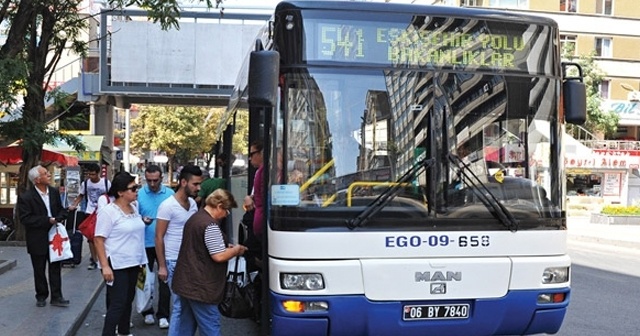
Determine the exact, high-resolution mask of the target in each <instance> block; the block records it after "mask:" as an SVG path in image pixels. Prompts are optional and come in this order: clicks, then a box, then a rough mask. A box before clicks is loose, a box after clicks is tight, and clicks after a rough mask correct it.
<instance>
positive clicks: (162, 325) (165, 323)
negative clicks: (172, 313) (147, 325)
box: [158, 317, 169, 329]
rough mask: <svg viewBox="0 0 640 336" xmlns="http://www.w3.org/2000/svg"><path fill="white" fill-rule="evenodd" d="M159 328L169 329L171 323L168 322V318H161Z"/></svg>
mask: <svg viewBox="0 0 640 336" xmlns="http://www.w3.org/2000/svg"><path fill="white" fill-rule="evenodd" d="M158 327H160V329H167V328H169V321H167V319H166V318H164V317H163V318H161V319H160V321H159V322H158Z"/></svg>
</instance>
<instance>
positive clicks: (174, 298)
mask: <svg viewBox="0 0 640 336" xmlns="http://www.w3.org/2000/svg"><path fill="white" fill-rule="evenodd" d="M165 264H166V265H167V284H168V285H169V288H171V282H172V280H173V272H174V271H175V270H176V260H175V259H174V260H169V259H167V260H165ZM181 314H182V307H180V298H179V297H178V295H176V294H174V293H173V290H171V319H170V321H171V323H170V324H169V335H180V333H178V326H179V325H180V323H179V322H180V317H179V316H180V315H181Z"/></svg>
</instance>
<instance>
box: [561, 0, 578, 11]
mask: <svg viewBox="0 0 640 336" xmlns="http://www.w3.org/2000/svg"><path fill="white" fill-rule="evenodd" d="M577 7H578V0H560V11H561V12H569V13H575V12H576V9H577Z"/></svg>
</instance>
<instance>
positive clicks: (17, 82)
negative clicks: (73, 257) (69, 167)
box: [0, 0, 221, 239]
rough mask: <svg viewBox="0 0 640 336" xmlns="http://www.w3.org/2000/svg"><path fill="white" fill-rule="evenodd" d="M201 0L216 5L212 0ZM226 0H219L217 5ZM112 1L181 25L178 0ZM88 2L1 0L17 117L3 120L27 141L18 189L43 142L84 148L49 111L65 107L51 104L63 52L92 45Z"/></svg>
mask: <svg viewBox="0 0 640 336" xmlns="http://www.w3.org/2000/svg"><path fill="white" fill-rule="evenodd" d="M201 1H202V2H206V3H207V4H208V5H209V6H212V5H213V3H212V0H201ZM220 2H221V1H219V0H215V4H216V5H217V4H218V3H220ZM109 4H110V5H111V7H112V8H113V10H117V9H119V8H123V7H125V6H131V5H138V6H139V7H141V8H143V9H146V10H147V11H148V13H149V17H150V18H151V19H152V20H153V21H154V22H159V23H160V24H161V25H162V27H163V28H164V29H167V28H169V27H171V26H173V27H178V24H177V23H178V18H179V5H178V0H109ZM82 5H83V1H82V0H0V22H1V23H2V27H3V33H4V34H5V35H6V40H5V41H4V43H3V44H2V46H0V106H2V109H3V111H2V112H3V115H4V116H8V118H5V119H10V120H11V121H10V122H5V123H0V135H1V136H2V137H4V138H5V139H6V140H9V141H13V140H21V141H22V146H23V147H24V150H23V151H22V153H23V157H22V161H23V164H22V166H21V168H20V174H19V182H18V188H17V192H18V193H21V192H22V191H24V190H25V189H26V188H27V172H28V169H29V168H30V167H32V166H34V165H36V164H37V163H38V162H39V161H40V156H41V152H42V145H43V144H45V143H49V144H52V143H54V142H55V141H56V140H57V139H64V140H66V141H67V142H68V143H69V144H70V145H72V146H75V148H76V149H78V150H81V149H83V147H82V146H81V145H80V142H79V141H78V139H77V138H76V137H74V136H69V135H64V134H62V133H60V132H59V131H58V130H56V129H52V128H49V127H48V123H49V121H51V120H52V119H53V117H54V116H53V115H49V114H48V113H51V114H57V112H58V111H59V110H58V109H50V111H51V112H47V110H46V109H45V99H46V98H47V96H46V88H47V87H48V86H49V82H50V81H51V78H52V75H53V72H54V71H55V70H56V66H57V65H58V62H59V61H60V59H61V57H62V55H63V53H71V54H76V55H78V56H83V55H85V53H86V51H87V47H88V42H89V41H88V37H87V35H86V31H87V28H88V22H87V15H86V14H83V13H82V11H81V8H80V7H81V6H82ZM58 97H59V96H58ZM21 100H23V101H21ZM64 101H66V99H62V100H58V102H64ZM58 104H63V103H58ZM58 107H62V108H63V109H64V108H65V106H58ZM16 229H17V232H16V237H17V239H23V233H24V232H23V230H22V226H20V225H17V226H16Z"/></svg>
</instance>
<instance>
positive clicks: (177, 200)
mask: <svg viewBox="0 0 640 336" xmlns="http://www.w3.org/2000/svg"><path fill="white" fill-rule="evenodd" d="M178 183H179V185H178V191H176V193H175V194H174V195H173V196H171V197H169V198H167V199H166V200H164V201H163V202H162V203H160V207H158V213H157V214H156V258H157V262H158V279H160V281H167V282H168V283H169V288H171V278H172V276H173V270H174V269H175V267H176V260H178V252H179V251H180V244H181V243H182V230H183V228H184V224H185V223H186V222H187V220H188V219H189V218H190V217H191V215H193V214H194V213H196V212H197V211H198V204H197V203H196V201H195V198H196V196H198V191H200V184H201V183H202V170H200V167H197V166H194V165H187V166H184V167H183V168H182V170H181V171H180V175H179V177H178ZM179 302H180V301H179V300H176V296H175V295H171V305H172V312H171V316H176V315H174V314H175V313H176V312H179V311H180V309H181V308H180V304H179ZM174 326H176V324H175V323H173V322H172V323H171V324H170V326H169V335H177V334H176V333H175V332H176V331H177V330H174ZM176 327H177V326H176Z"/></svg>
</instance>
